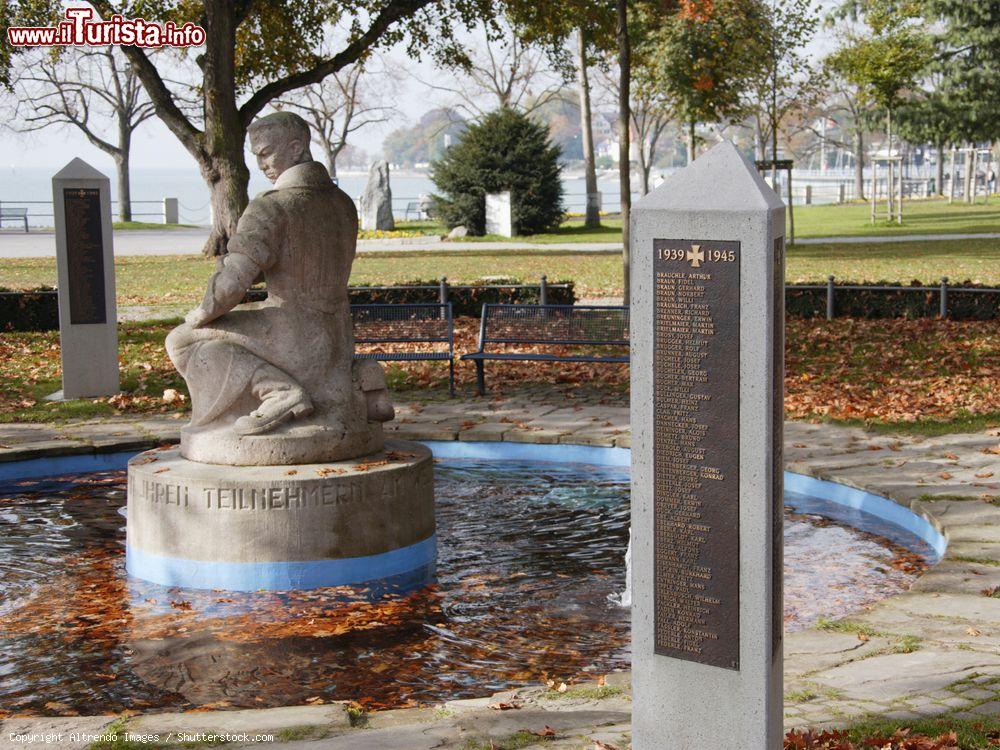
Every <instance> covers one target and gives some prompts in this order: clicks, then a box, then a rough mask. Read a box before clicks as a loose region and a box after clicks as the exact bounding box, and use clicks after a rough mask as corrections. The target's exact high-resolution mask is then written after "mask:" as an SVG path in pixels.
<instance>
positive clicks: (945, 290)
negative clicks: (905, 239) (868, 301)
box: [785, 276, 1000, 320]
mask: <svg viewBox="0 0 1000 750" xmlns="http://www.w3.org/2000/svg"><path fill="white" fill-rule="evenodd" d="M796 290H803V291H806V290H825V292H826V319H827V320H833V319H834V318H835V317H836V314H837V302H836V295H837V292H838V291H841V292H848V291H860V292H891V293H893V294H900V293H905V292H924V293H928V294H936V295H938V317H939V318H940V319H942V320H944V319H946V318H947V317H948V312H949V307H948V304H949V298H950V296H951V295H952V294H1000V288H997V287H970V286H958V285H954V284H953V285H950V286H949V284H948V277H947V276H944V277H942V278H941V282H940V283H939V284H938V285H937V286H891V285H870V284H841V285H837V284H836V278H835V277H834V276H828V277H827V279H826V284H785V291H786V292H789V291H796Z"/></svg>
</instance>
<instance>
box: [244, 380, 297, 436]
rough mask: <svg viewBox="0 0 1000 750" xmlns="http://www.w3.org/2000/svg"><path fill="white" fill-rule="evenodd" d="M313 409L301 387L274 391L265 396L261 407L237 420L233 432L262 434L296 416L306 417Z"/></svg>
mask: <svg viewBox="0 0 1000 750" xmlns="http://www.w3.org/2000/svg"><path fill="white" fill-rule="evenodd" d="M312 411H313V405H312V402H311V401H310V400H309V397H308V396H306V394H305V393H303V392H302V391H301V390H299V389H294V390H289V391H277V392H272V393H270V394H268V395H267V396H266V397H265V398H264V400H263V401H262V402H261V404H260V407H259V408H257V409H255V410H254V411H252V412H250V414H249V415H248V416H246V417H240V418H239V419H237V420H236V422H235V423H234V424H233V432H235V433H236V434H237V435H260V434H261V433H262V432H269V431H271V430H273V429H274V428H275V427H277V426H278V425H280V424H281V423H283V422H287V421H288V420H289V419H292V418H294V417H306V416H308V415H310V414H312Z"/></svg>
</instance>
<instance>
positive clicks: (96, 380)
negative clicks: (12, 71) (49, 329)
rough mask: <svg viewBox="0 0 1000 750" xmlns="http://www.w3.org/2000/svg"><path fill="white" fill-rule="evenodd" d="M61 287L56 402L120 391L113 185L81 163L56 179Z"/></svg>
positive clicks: (73, 163)
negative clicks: (59, 383) (59, 371)
mask: <svg viewBox="0 0 1000 750" xmlns="http://www.w3.org/2000/svg"><path fill="white" fill-rule="evenodd" d="M52 205H53V213H54V214H55V228H56V268H57V272H58V280H59V281H58V284H59V342H60V345H61V349H62V382H63V387H62V390H61V391H57V392H56V393H54V394H53V395H52V396H50V398H52V399H54V400H60V399H73V398H94V397H96V396H113V395H114V394H116V393H118V391H119V381H118V328H117V323H118V318H117V309H116V307H115V257H114V250H113V248H112V243H111V239H112V237H111V184H110V181H109V180H108V178H107V177H106V176H105V175H103V174H101V173H100V172H98V171H97V170H96V169H94V168H93V167H92V166H90V165H89V164H87V163H86V162H85V161H83V160H82V159H73V161H71V162H70V163H69V164H67V165H66V166H65V167H63V168H62V169H61V170H60V171H59V172H58V173H57V174H56V175H55V176H54V177H53V178H52Z"/></svg>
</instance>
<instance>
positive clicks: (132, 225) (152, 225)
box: [112, 221, 195, 231]
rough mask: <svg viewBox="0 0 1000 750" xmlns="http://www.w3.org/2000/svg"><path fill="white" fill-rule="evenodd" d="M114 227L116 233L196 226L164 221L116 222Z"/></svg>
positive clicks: (192, 227)
mask: <svg viewBox="0 0 1000 750" xmlns="http://www.w3.org/2000/svg"><path fill="white" fill-rule="evenodd" d="M112 226H113V227H114V229H115V231H128V230H130V229H194V228H195V225H194V224H164V223H163V222H162V221H116V222H113V224H112Z"/></svg>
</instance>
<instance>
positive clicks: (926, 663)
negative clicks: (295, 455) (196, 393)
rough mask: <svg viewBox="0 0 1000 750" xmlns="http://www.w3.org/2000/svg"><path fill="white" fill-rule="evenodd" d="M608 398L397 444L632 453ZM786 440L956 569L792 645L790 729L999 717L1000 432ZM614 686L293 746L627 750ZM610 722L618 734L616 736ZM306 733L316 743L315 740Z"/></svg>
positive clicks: (29, 440)
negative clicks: (523, 742)
mask: <svg viewBox="0 0 1000 750" xmlns="http://www.w3.org/2000/svg"><path fill="white" fill-rule="evenodd" d="M603 400H604V399H603V397H601V396H598V395H593V394H587V395H585V396H582V397H581V398H580V399H579V401H578V402H577V403H576V404H575V405H574V406H568V407H567V406H564V405H557V404H554V403H551V392H549V400H548V401H547V400H546V394H545V392H544V391H541V390H537V389H536V390H533V391H526V392H525V393H524V394H521V395H518V396H514V397H510V398H504V399H498V398H496V397H493V398H476V399H469V400H464V401H456V400H449V401H440V402H428V403H416V404H401V405H399V406H398V407H397V420H396V421H395V422H393V423H391V424H390V425H388V429H389V434H390V435H391V436H392V437H401V438H402V437H405V438H410V439H431V440H455V439H464V440H504V441H511V442H536V443H556V442H561V443H571V444H573V443H575V444H586V445H606V446H613V445H617V446H624V447H627V446H628V445H629V444H630V435H629V432H628V407H627V406H626V405H624V404H617V405H616V404H614V403H611V404H608V403H601V402H602V401H603ZM181 423H182V422H181V420H177V419H173V418H171V417H169V416H165V417H163V418H159V417H153V418H150V417H146V418H142V419H116V420H100V421H97V422H81V423H74V424H67V425H58V426H52V425H2V426H0V462H3V461H11V460H21V459H25V458H32V457H42V456H49V455H54V454H65V453H72V452H75V453H80V452H94V451H99V450H112V449H114V448H117V449H120V450H125V449H132V450H139V449H142V448H148V447H153V446H155V445H160V444H162V443H164V442H172V441H176V439H177V435H178V433H179V428H180V426H181ZM785 437H786V458H787V461H788V464H787V466H788V468H789V469H790V470H792V471H798V472H801V473H805V474H810V475H813V476H817V477H820V478H824V479H829V480H832V481H837V482H841V483H843V484H847V485H850V486H854V487H859V488H862V489H865V490H868V491H871V492H875V493H877V494H881V495H883V496H885V497H888V498H889V499H891V500H894V501H896V502H898V503H900V504H901V505H904V506H906V507H909V508H911V509H912V510H913V511H914V512H916V513H918V514H923V515H924V516H925V517H927V518H928V519H929V520H931V521H932V523H934V524H935V525H937V527H938V528H939V529H940V530H941V531H942V532H943V533H944V534H945V535H946V536H948V537H949V539H950V543H949V546H948V550H947V552H946V554H945V559H944V560H943V561H942V562H941V563H940V564H939V565H936V566H933V567H932V568H931V569H929V570H928V572H927V573H926V574H925V575H924V576H922V577H921V578H920V579H919V580H918V581H917V582H916V583H915V585H914V586H913V588H912V590H911V591H910V592H909V593H905V594H902V595H899V596H896V597H892V598H890V599H886V600H883V601H881V602H877V603H876V604H874V605H873V606H871V607H869V608H868V609H867V610H866V611H862V612H858V613H856V614H854V615H851V616H850V617H848V618H847V621H846V622H843V623H839V624H834V625H832V626H829V627H828V628H822V629H820V628H816V629H812V630H807V631H804V632H799V633H791V634H789V635H788V636H787V637H786V643H785V650H786V661H785V683H786V703H785V724H786V728H791V727H803V726H816V727H829V726H838V725H843V724H845V723H849V722H850V721H853V720H857V719H859V718H863V717H866V716H895V717H898V718H900V719H906V718H911V717H913V716H925V715H926V716H949V715H956V716H983V715H997V714H998V710H1000V599H997V598H994V597H991V596H986V595H985V594H986V593H987V592H990V591H991V590H993V589H994V588H995V587H997V586H1000V455H997V454H996V453H992V452H990V451H991V449H995V448H996V446H997V445H998V444H1000V435H998V431H997V430H990V431H986V432H983V433H977V434H970V435H945V436H938V437H934V438H921V437H901V436H891V435H875V434H870V433H866V432H865V431H864V430H862V429H860V428H857V427H839V426H832V425H820V424H811V423H804V422H788V423H786V428H785ZM612 677H615V678H616V680H615V683H616V684H619V685H621V686H622V688H623V692H622V693H620V694H616V695H615V696H614V697H611V698H606V699H605V700H598V701H591V702H590V704H588V705H581V704H580V703H579V702H574V701H565V700H563V701H560V700H548V699H547V698H546V696H545V691H544V689H543V690H542V691H541V693H532V692H531V691H522V692H523V693H524V696H525V697H524V698H523V700H524V701H525V708H524V709H521V710H520V711H511V712H496V711H493V710H491V709H488V708H486V707H485V706H486V705H487V704H488V703H489V702H490V701H491V699H490V698H488V697H487V698H484V699H482V700H479V701H472V702H452V703H449V704H447V705H446V706H443V707H437V708H432V709H409V710H400V711H392V712H382V713H381V714H373V715H371V716H370V717H369V723H368V725H367V726H368V728H366V729H359V728H351V729H349V730H345V729H344V728H343V722H342V721H341V720H340V719H337V720H329V719H317V723H312V719H311V718H310V717H311V716H312V715H313V714H312V713H311V712H312V710H313V709H318V711H317V712H316V713H315V716H317V717H318V716H320V715H321V712H322V711H328V712H329V711H331V710H332V709H331V708H330V707H323V706H319V707H314V706H309V707H298V709H302V710H303V711H305V714H303V725H304V727H305V728H303V726H299V727H286V728H285V729H286V730H288V729H291V730H295V731H286V732H285V734H284V735H282V736H283V737H284V739H285V740H288V742H287V743H286V744H285V745H284V746H285V747H310V748H314V747H315V748H319V747H323V748H326V747H330V748H340V747H343V748H347V747H350V748H352V750H354V748H358V749H359V750H369V749H370V750H375V749H377V748H387V749H390V750H391V749H392V748H407V750H414V749H415V748H420V747H424V746H425V744H421V743H427V742H431V741H432V742H433V743H435V744H429V745H427V746H428V747H431V746H433V747H438V748H451V747H455V748H463V750H464V748H467V747H476V745H475V744H469V743H470V742H473V743H474V742H476V741H478V740H477V739H476V738H477V737H478V736H479V735H474V734H470V732H472V730H473V728H474V729H475V730H477V731H481V729H482V727H490V728H491V729H490V732H493V731H494V730H495V731H496V732H499V733H501V734H497V735H496V736H495V737H494V735H492V734H488V735H482V736H483V737H487V739H488V738H489V737H494V738H502V737H503V735H502V732H507V731H508V730H510V732H515V731H517V730H518V729H523V728H527V729H532V728H534V727H533V726H528V724H529V723H530V722H529V721H528V720H529V719H530V720H531V721H534V719H535V718H536V717H537V719H538V720H539V721H542V722H544V723H543V724H542V725H541V726H539V727H537V728H538V729H541V728H542V727H543V726H545V725H546V724H547V725H549V726H552V727H556V728H557V729H558V730H559V736H558V738H557V739H555V740H554V741H545V742H544V743H543V744H539V745H538V746H539V747H546V748H562V747H566V748H576V747H579V748H581V749H583V748H586V750H592V748H593V739H594V738H599V739H601V741H603V742H607V743H608V744H611V745H613V746H616V747H621V748H622V750H624V748H625V747H627V742H628V737H627V734H628V732H627V730H628V674H627V673H623V674H622V675H614V676H612ZM610 682H611V680H610V679H609V683H610ZM298 709H296V710H298ZM526 709H528V710H526ZM588 712H589V713H588ZM238 714H245V715H246V718H247V721H242V718H243V717H240V721H239V722H237V715H238ZM293 715H296V714H295V713H294V712H292V713H289V714H288V716H293ZM334 715H335V714H334ZM158 716H161V717H162V716H163V715H158ZM191 716H192V715H188V714H182V715H180V718H178V719H176V721H177V722H179V723H178V726H183V725H184V723H185V722H189V721H195V720H194V719H192V718H191ZM198 716H199V718H198V719H197V722H198V725H199V726H204V725H205V724H204V722H209V723H211V722H212V721H216V720H218V721H223V723H225V722H228V721H232V722H237V724H236V725H238V726H243V727H249V726H257V725H258V724H259V725H260V726H265V725H269V724H268V723H267V722H269V721H273V716H274V714H272V715H271V717H272V718H268V714H267V713H266V711H262V712H259V711H250V712H222V714H221V715H220V716H219V717H218V719H216V717H211V718H205V717H206V716H208V715H207V714H199V715H198ZM257 717H260V722H258V719H257ZM605 719H606V720H607V722H610V723H609V724H607V725H604V723H603V722H604V720H605ZM265 720H266V721H265ZM108 721H110V717H81V718H62V719H7V720H6V721H4V722H3V723H2V726H0V731H2V737H3V739H6V737H7V736H8V732H9V731H14V729H15V728H17V729H18V731H20V730H21V729H23V728H34V727H38V728H45V727H54V726H57V725H58V726H60V727H69V726H79V727H83V726H89V727H99V726H101V725H102V724H101V722H104V723H106V722H108ZM147 721H148V722H150V723H149V724H148V726H155V725H156V722H157V721H160V722H162V721H165V719H162V718H160V719H157V718H154V717H150V718H148V719H147V718H146V717H141V719H135V718H134V719H132V720H131V722H134V723H135V725H136V726H147V724H146V723H145V722H147ZM192 726H193V724H192ZM310 727H311V728H310ZM306 729H308V731H309V732H313V734H312V735H309V734H308V733H306V734H304V735H303V734H301V733H302V732H306ZM337 732H342V734H340V735H337V734H336V733H337ZM297 733H298V734H297ZM320 734H322V735H324V737H323V738H320V736H319V735H320ZM299 735H301V736H299ZM296 737H298V738H296ZM352 743H353V744H352ZM456 743H458V744H456ZM33 746H36V747H37V744H35V745H33ZM2 747H5V746H4V745H0V748H2ZM484 747H489V745H488V744H485V745H484Z"/></svg>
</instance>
